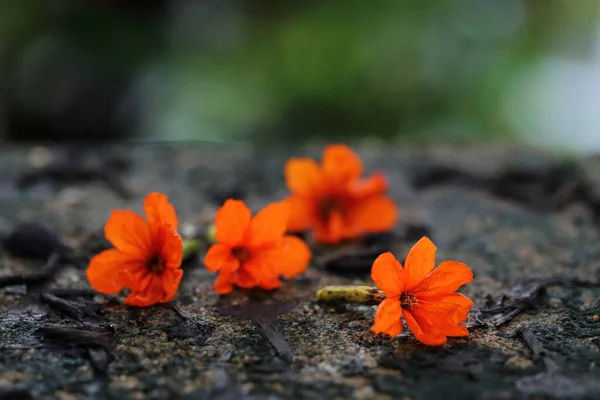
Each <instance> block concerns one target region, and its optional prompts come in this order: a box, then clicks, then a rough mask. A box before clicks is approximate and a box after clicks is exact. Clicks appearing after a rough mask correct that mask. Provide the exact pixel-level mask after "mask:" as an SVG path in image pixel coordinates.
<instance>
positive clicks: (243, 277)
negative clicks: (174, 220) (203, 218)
mask: <svg viewBox="0 0 600 400" xmlns="http://www.w3.org/2000/svg"><path fill="white" fill-rule="evenodd" d="M289 212H290V210H289V205H288V204H287V203H284V202H282V203H273V204H270V205H268V206H267V207H265V208H264V209H263V210H262V211H260V212H259V213H258V214H256V216H255V217H254V218H252V214H251V212H250V210H249V209H248V207H246V204H244V202H243V201H240V200H227V201H226V202H225V204H224V205H223V206H222V207H221V208H220V209H219V211H218V212H217V215H216V218H215V225H216V234H215V236H216V239H217V241H218V243H217V244H214V245H212V246H211V248H210V249H209V250H208V253H207V254H206V257H205V259H204V264H205V266H206V268H207V269H208V270H209V271H212V272H214V271H219V277H218V278H217V281H216V282H215V286H214V288H215V291H216V292H217V293H220V294H226V293H229V292H231V290H232V288H233V285H236V286H239V287H242V288H251V287H256V286H258V287H261V288H262V289H266V290H272V289H275V288H277V287H279V286H281V281H280V280H279V277H280V276H284V277H286V278H291V277H293V276H296V275H299V274H300V273H302V272H303V271H304V270H305V269H306V267H307V266H308V261H309V260H310V257H311V254H310V250H309V248H308V246H307V245H306V243H305V242H304V241H303V240H301V239H299V238H297V237H295V236H286V235H285V232H286V228H287V221H288V218H289Z"/></svg>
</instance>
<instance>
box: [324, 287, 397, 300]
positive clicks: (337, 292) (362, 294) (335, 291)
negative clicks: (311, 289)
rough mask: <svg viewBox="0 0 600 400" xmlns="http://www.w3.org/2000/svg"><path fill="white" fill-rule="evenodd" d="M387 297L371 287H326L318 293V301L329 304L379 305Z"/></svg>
mask: <svg viewBox="0 0 600 400" xmlns="http://www.w3.org/2000/svg"><path fill="white" fill-rule="evenodd" d="M385 297H386V296H385V293H384V292H383V291H381V290H379V289H377V288H376V287H371V286H326V287H324V288H323V289H321V290H319V291H318V292H317V301H320V302H322V303H328V304H346V303H354V304H379V303H381V302H382V301H383V300H384V299H385Z"/></svg>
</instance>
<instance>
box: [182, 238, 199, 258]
mask: <svg viewBox="0 0 600 400" xmlns="http://www.w3.org/2000/svg"><path fill="white" fill-rule="evenodd" d="M201 244H202V242H201V241H200V240H198V239H183V259H184V260H185V259H187V258H189V257H192V256H194V255H196V254H198V252H199V251H200V245H201Z"/></svg>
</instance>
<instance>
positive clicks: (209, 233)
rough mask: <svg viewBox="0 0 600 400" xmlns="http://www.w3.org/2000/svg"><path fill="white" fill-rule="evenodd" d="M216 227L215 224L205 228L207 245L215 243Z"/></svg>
mask: <svg viewBox="0 0 600 400" xmlns="http://www.w3.org/2000/svg"><path fill="white" fill-rule="evenodd" d="M216 234H217V226H216V225H215V224H210V225H209V226H208V228H206V239H207V240H208V242H209V243H217V237H216Z"/></svg>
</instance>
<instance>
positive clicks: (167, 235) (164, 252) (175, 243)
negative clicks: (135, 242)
mask: <svg viewBox="0 0 600 400" xmlns="http://www.w3.org/2000/svg"><path fill="white" fill-rule="evenodd" d="M155 235H156V236H155V237H154V238H153V239H154V243H155V246H156V250H155V251H156V252H157V253H158V254H160V258H161V260H162V261H163V262H164V263H165V267H166V268H169V269H174V268H179V267H180V266H181V261H182V258H183V241H182V240H181V236H179V234H178V233H177V231H176V230H174V229H173V228H172V227H171V225H167V224H163V225H161V226H159V227H158V229H157V230H156V233H155Z"/></svg>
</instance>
